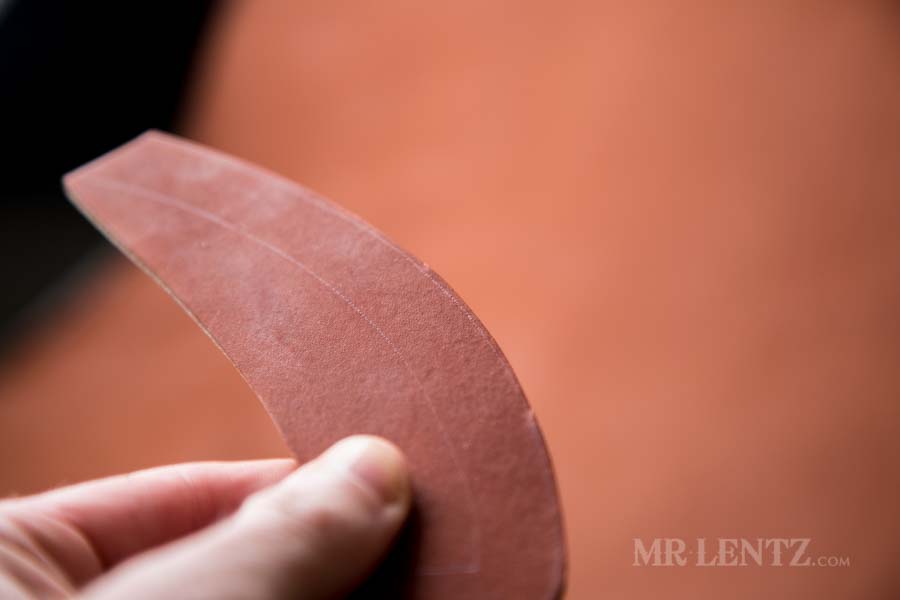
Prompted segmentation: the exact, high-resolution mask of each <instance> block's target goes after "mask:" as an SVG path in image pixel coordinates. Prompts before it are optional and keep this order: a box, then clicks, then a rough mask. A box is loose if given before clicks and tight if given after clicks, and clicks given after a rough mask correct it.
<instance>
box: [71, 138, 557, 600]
mask: <svg viewBox="0 0 900 600" xmlns="http://www.w3.org/2000/svg"><path fill="white" fill-rule="evenodd" d="M64 185H65V188H66V191H67V193H68V195H69V197H70V198H71V199H72V201H73V202H74V204H75V205H76V206H77V207H78V208H79V209H80V210H81V211H82V212H83V213H84V214H85V215H86V216H87V217H88V218H89V219H90V220H91V221H92V222H93V223H94V224H95V225H96V226H97V227H98V228H99V229H100V230H101V231H103V232H104V234H105V235H106V236H107V237H108V238H109V239H110V240H111V241H112V242H113V243H114V244H116V245H117V246H118V247H119V248H120V249H121V250H122V251H123V252H124V253H125V254H127V255H128V256H129V257H130V258H131V259H132V260H133V261H134V262H135V263H137V264H138V265H139V266H141V267H142V268H143V269H144V270H145V271H146V272H147V273H148V274H149V275H150V276H152V277H153V278H154V279H155V280H156V281H157V282H158V283H159V284H160V285H161V286H163V287H164V288H165V289H166V290H168V292H169V293H170V294H171V295H172V296H173V298H174V299H175V300H176V301H177V302H178V303H179V304H180V305H181V306H182V307H183V308H184V310H185V311H187V312H188V313H189V314H190V315H191V316H192V317H193V318H194V319H195V320H196V322H197V323H198V325H200V327H201V328H202V329H203V330H204V331H205V332H206V333H207V334H208V335H209V336H210V338H211V339H212V340H213V341H214V342H215V343H216V344H217V345H218V346H219V348H221V350H222V351H223V352H224V353H225V354H226V355H227V356H228V358H229V359H230V360H231V361H232V362H233V363H234V365H235V367H236V368H237V369H238V370H239V372H240V373H241V375H242V376H243V378H244V379H245V380H246V382H247V384H248V385H249V386H250V387H251V388H252V389H253V391H254V392H255V393H256V395H257V396H258V397H259V399H260V401H261V402H262V403H263V405H264V406H265V408H266V410H267V411H268V412H269V414H270V415H271V417H272V419H273V421H274V422H275V424H276V426H277V427H278V429H279V431H280V432H281V434H282V435H283V436H284V438H285V440H286V442H287V444H288V446H289V447H290V448H291V450H292V451H293V452H294V453H295V454H296V456H297V458H298V459H299V460H301V461H302V460H306V459H309V458H311V457H313V456H315V455H316V454H318V453H319V452H321V451H322V450H324V449H325V448H326V447H327V446H329V445H330V444H331V443H333V442H334V441H336V440H338V439H339V438H341V437H344V436H346V435H350V434H354V433H372V434H377V435H381V436H384V437H386V438H389V439H391V440H393V441H394V442H396V443H397V444H398V445H399V446H400V447H401V448H402V449H403V450H404V452H405V453H406V454H407V457H408V459H409V462H410V465H411V468H412V472H413V487H414V493H415V502H416V512H415V516H414V519H413V522H412V524H411V526H410V527H409V531H407V532H406V534H405V535H404V537H403V539H402V540H401V541H400V543H399V544H398V547H397V549H395V551H394V552H393V554H392V556H391V557H390V559H389V560H388V561H387V563H386V564H385V565H384V566H383V567H382V569H381V570H380V571H379V573H377V574H376V575H375V577H374V578H373V581H372V582H370V584H369V588H367V589H369V590H370V591H371V590H375V589H378V590H379V593H390V594H393V595H398V596H405V597H409V598H429V599H443V598H447V599H451V598H452V599H454V600H455V599H459V598H472V599H476V598H522V599H525V598H554V597H557V596H559V595H560V593H561V589H562V585H563V584H562V582H563V571H564V545H563V539H562V525H561V515H560V508H559V502H558V498H557V493H556V486H555V482H554V477H553V472H552V468H551V464H550V460H549V457H548V455H547V452H546V449H545V447H544V443H543V441H542V438H541V434H540V431H539V429H538V426H537V423H536V422H535V418H534V415H533V414H532V412H531V410H530V408H529V406H528V403H527V401H526V399H525V397H524V395H523V393H522V390H521V388H520V386H519V383H518V381H517V379H516V377H515V375H514V373H513V372H512V369H511V368H510V366H509V364H508V362H507V361H506V359H505V358H504V357H503V354H502V353H501V351H500V349H499V348H498V346H497V344H496V343H495V342H494V340H493V338H491V336H490V334H489V333H488V332H487V331H486V330H485V328H484V326H483V325H482V324H481V323H480V321H479V320H478V319H477V317H475V315H474V314H473V313H472V311H471V310H469V308H468V307H467V306H466V305H465V303H464V302H463V301H462V300H461V299H460V298H459V297H458V296H457V295H456V293H454V292H453V290H452V289H451V288H450V286H449V285H447V283H445V282H444V281H443V280H442V279H441V278H440V277H439V276H438V275H437V274H436V273H434V272H433V271H432V270H431V269H430V268H428V266H427V265H425V264H423V263H422V262H420V261H419V260H417V259H416V258H414V257H412V256H410V255H409V254H407V253H406V252H404V251H403V250H402V249H400V248H398V247H397V246H396V245H395V244H393V243H392V242H390V241H389V240H388V239H386V238H385V236H384V235H382V234H381V233H380V232H378V231H377V230H375V229H374V228H373V227H372V226H370V225H368V224H367V223H365V222H364V221H362V220H361V219H360V218H358V217H356V216H355V215H352V214H350V213H348V212H347V211H345V210H343V209H341V208H340V207H338V206H337V205H335V204H333V203H331V202H329V201H328V200H325V199H323V198H321V197H319V196H317V195H316V194H314V193H312V192H310V191H308V190H306V189H304V188H302V187H300V186H298V185H296V184H294V183H292V182H290V181H287V180H285V179H283V178H281V177H279V176H277V175H274V174H272V173H269V172H267V171H265V170H263V169H260V168H258V167H255V166H253V165H250V164H248V163H246V162H243V161H240V160H237V159H235V158H232V157H229V156H226V155H224V154H221V153H219V152H216V151H213V150H210V149H206V148H203V147H201V146H198V145H196V144H193V143H190V142H188V141H186V140H182V139H179V138H176V137H174V136H170V135H167V134H162V133H158V132H148V133H146V134H144V135H142V136H141V137H139V138H137V139H136V140H134V141H132V142H129V143H128V144H126V145H124V146H122V147H121V148H119V149H117V150H115V151H113V152H111V153H109V154H107V155H105V156H103V157H101V158H99V159H97V160H95V161H94V162H92V163H89V164H88V165H85V166H84V167H81V168H80V169H78V170H76V171H74V172H72V173H70V174H69V175H67V176H66V177H65V178H64ZM186 401H188V400H186Z"/></svg>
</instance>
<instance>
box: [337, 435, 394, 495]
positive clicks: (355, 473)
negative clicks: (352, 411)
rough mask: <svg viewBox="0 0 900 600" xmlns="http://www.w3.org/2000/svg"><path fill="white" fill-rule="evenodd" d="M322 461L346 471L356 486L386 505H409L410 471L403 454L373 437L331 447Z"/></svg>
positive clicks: (338, 443) (352, 440)
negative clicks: (367, 491)
mask: <svg viewBox="0 0 900 600" xmlns="http://www.w3.org/2000/svg"><path fill="white" fill-rule="evenodd" d="M321 460H322V461H324V462H326V463H327V464H329V465H330V466H333V467H335V468H338V469H343V470H346V471H347V473H348V474H349V475H350V476H351V477H352V478H353V479H354V480H356V482H357V483H358V484H359V485H361V486H362V487H365V488H366V489H367V490H369V491H370V492H371V493H372V494H373V495H374V496H375V497H376V498H377V499H378V500H379V501H380V502H381V503H383V504H385V505H399V506H404V507H405V506H408V505H409V503H410V482H409V469H408V466H407V462H406V457H405V456H404V455H403V452H402V451H401V450H400V449H399V448H398V447H397V446H396V445H394V444H393V443H392V442H390V441H388V440H386V439H384V438H381V437H377V436H374V435H354V436H350V437H348V438H344V439H343V440H341V441H339V442H337V443H336V444H334V445H333V446H332V447H331V448H329V449H328V450H327V451H325V453H324V454H323V455H322V457H321Z"/></svg>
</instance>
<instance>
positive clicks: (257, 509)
mask: <svg viewBox="0 0 900 600" xmlns="http://www.w3.org/2000/svg"><path fill="white" fill-rule="evenodd" d="M409 507H410V487H409V481H408V476H407V469H406V463H405V461H404V458H403V456H402V454H401V453H400V451H399V450H398V449H397V448H396V447H395V446H393V445H392V444H390V443H389V442H386V441H385V440H382V439H380V438H375V437H371V436H354V437H351V438H347V439H345V440H342V441H341V442H338V443H337V444H335V445H334V446H332V447H331V448H330V449H329V450H327V451H326V452H325V453H324V454H322V455H321V456H319V457H318V458H316V459H315V460H313V461H311V462H309V463H306V464H304V465H302V466H300V467H299V468H297V465H296V464H295V463H294V462H293V461H291V460H280V459H279V460H257V461H244V462H204V463H188V464H180V465H172V466H166V467H160V468H156V469H150V470H146V471H138V472H135V473H130V474H128V475H122V476H117V477H111V478H107V479H100V480H96V481H91V482H88V483H82V484H79V485H74V486H70V487H66V488H60V489H57V490H52V491H49V492H45V493H42V494H38V495H34V496H28V497H23V498H15V499H9V500H4V501H2V502H0V597H3V598H10V599H18V598H38V597H40V598H67V597H72V596H78V597H82V598H88V599H91V600H97V599H102V598H135V599H140V598H173V597H179V598H226V599H227V598H261V599H262V598H272V599H274V598H288V597H290V598H301V599H318V598H335V597H340V596H342V595H344V594H346V593H348V592H349V591H351V590H352V589H353V588H354V587H356V585H358V584H359V583H360V582H361V581H362V580H363V579H365V577H366V576H367V575H368V574H369V573H370V572H371V570H372V569H373V568H374V566H375V565H376V564H377V563H378V561H379V559H380V558H381V557H382V556H383V555H384V554H385V552H386V551H387V549H388V547H389V546H390V544H391V542H392V540H393V539H394V537H395V536H396V534H397V533H398V531H399V529H400V528H401V526H402V524H403V522H404V520H405V518H406V515H407V513H408V511H409Z"/></svg>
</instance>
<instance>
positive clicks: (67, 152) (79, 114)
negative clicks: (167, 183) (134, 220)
mask: <svg viewBox="0 0 900 600" xmlns="http://www.w3.org/2000/svg"><path fill="white" fill-rule="evenodd" d="M4 4H5V5H4V6H2V7H0V8H2V10H0V81H2V85H0V115H2V120H3V126H2V136H0V148H2V156H3V169H2V171H0V173H2V177H0V277H2V280H3V281H4V285H3V290H4V293H3V294H2V295H0V345H2V346H6V345H7V344H8V343H9V341H10V339H11V338H12V337H14V335H15V334H16V333H17V332H19V331H21V330H22V329H23V328H24V327H26V326H27V325H28V322H29V321H30V319H29V314H30V313H31V312H33V311H30V310H29V309H30V308H31V307H33V306H35V302H36V300H37V299H38V298H40V297H41V296H42V295H43V294H45V293H46V291H47V290H48V289H50V288H52V287H53V285H54V282H56V281H57V280H59V279H60V277H62V276H63V275H64V274H65V273H66V272H67V271H69V270H70V269H71V268H72V266H73V265H75V264H77V263H78V262H79V261H81V260H82V259H83V258H84V257H85V256H86V255H87V254H88V253H90V252H91V251H92V250H93V249H95V248H98V247H102V245H103V244H104V242H103V241H102V239H101V237H100V235H99V234H98V233H97V232H96V231H95V230H94V228H93V227H91V226H90V225H89V224H88V223H87V222H86V221H84V219H82V217H81V216H80V215H79V214H78V213H77V212H76V211H75V210H74V209H73V208H72V207H71V206H69V204H68V202H66V200H65V198H64V196H63V194H62V191H61V188H60V184H59V180H60V176H61V175H62V174H64V173H65V172H67V171H69V170H71V169H73V168H74V167H77V166H78V165H80V164H82V163H84V162H86V161H88V160H91V159H92V158H95V157H96V156H98V155H100V154H102V153H104V152H106V151H108V150H111V149H112V148H114V147H115V146H117V145H119V144H121V143H122V142H124V141H126V140H128V139H130V138H132V137H134V136H136V135H137V134H139V133H140V132H142V131H144V130H146V129H149V128H158V129H164V130H171V129H172V128H173V127H174V125H175V121H176V118H177V113H178V109H179V105H180V101H181V99H182V96H183V95H184V88H185V84H186V81H187V78H188V76H189V73H190V70H191V64H192V60H193V57H194V54H195V51H196V49H197V47H198V43H199V40H200V38H201V36H202V33H203V29H204V25H205V24H206V23H207V22H208V20H209V17H210V15H211V13H212V9H213V5H214V2H213V1H212V0H202V1H190V2H177V3H159V2H149V3H132V2H110V1H100V2H64V1H62V0H57V1H53V0H12V2H6V3H4Z"/></svg>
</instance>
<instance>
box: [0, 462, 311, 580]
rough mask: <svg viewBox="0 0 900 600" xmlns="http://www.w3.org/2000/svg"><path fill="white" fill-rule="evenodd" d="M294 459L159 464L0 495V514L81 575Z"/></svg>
mask: <svg viewBox="0 0 900 600" xmlns="http://www.w3.org/2000/svg"><path fill="white" fill-rule="evenodd" d="M295 465H296V463H294V461H292V460H289V459H275V460H259V461H243V462H232V463H229V462H205V463H188V464H181V465H173V466H167V467H159V468H155V469H148V470H145V471H138V472H135V473H131V474H128V475H121V476H116V477H110V478H106V479H100V480H97V481H91V482H87V483H83V484H79V485H74V486H71V487H67V488H62V489H60V490H55V491H51V492H46V493H43V494H39V495H36V496H29V497H25V498H17V499H12V500H6V501H4V502H2V503H0V516H2V517H3V521H5V522H6V524H7V525H9V527H8V528H5V529H4V532H5V533H8V534H10V535H18V536H19V537H21V538H22V539H23V542H24V543H27V544H29V545H30V546H31V547H29V548H28V550H29V551H31V552H38V553H40V554H41V555H43V556H45V557H46V558H48V559H49V560H51V561H52V562H54V563H55V564H57V565H59V567H60V568H61V569H62V570H63V571H64V572H65V573H66V574H67V575H68V576H69V577H70V578H71V580H72V581H74V582H76V583H80V582H84V581H86V580H87V579H90V578H92V577H94V576H96V575H97V574H98V572H100V571H102V570H104V569H105V568H107V567H109V566H111V565H114V564H116V563H118V562H120V561H121V560H123V559H125V558H127V557H129V556H131V555H133V554H135V553H137V552H141V551H143V550H146V549H148V548H152V547H154V546H157V545H159V544H162V543H165V542H168V541H170V540H173V539H175V538H179V537H182V536H184V535H186V534H188V533H191V532H193V531H195V530H197V529H201V528H203V527H205V526H207V525H209V524H210V523H212V522H213V521H215V520H217V519H219V518H221V517H222V516H224V515H227V514H229V513H231V512H233V511H234V510H236V509H237V508H238V507H239V506H240V504H241V503H242V502H243V501H244V499H245V498H246V497H247V496H249V495H250V494H253V493H254V492H256V491H258V490H260V489H262V488H264V487H267V486H269V485H271V484H273V483H275V482H277V481H279V480H281V479H283V478H284V477H285V476H286V475H287V474H288V473H290V472H291V471H292V470H293V469H294V467H295Z"/></svg>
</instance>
